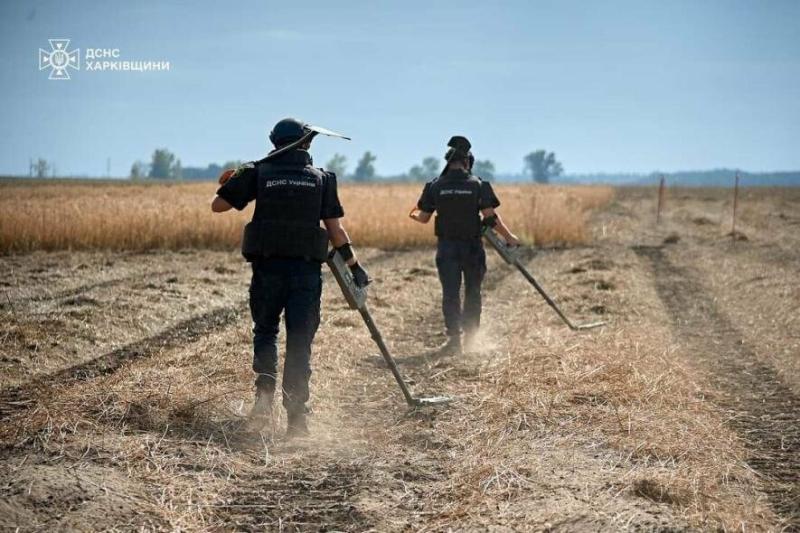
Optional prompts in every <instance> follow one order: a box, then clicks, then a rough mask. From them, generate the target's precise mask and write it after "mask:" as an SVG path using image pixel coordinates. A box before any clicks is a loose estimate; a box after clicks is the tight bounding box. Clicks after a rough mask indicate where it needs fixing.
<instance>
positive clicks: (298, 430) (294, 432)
mask: <svg viewBox="0 0 800 533" xmlns="http://www.w3.org/2000/svg"><path fill="white" fill-rule="evenodd" d="M286 415H287V423H286V438H289V439H292V438H294V437H305V436H307V435H308V425H307V424H306V413H305V410H304V409H303V410H300V411H288V412H287V413H286Z"/></svg>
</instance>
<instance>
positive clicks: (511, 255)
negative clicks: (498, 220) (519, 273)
mask: <svg viewBox="0 0 800 533" xmlns="http://www.w3.org/2000/svg"><path fill="white" fill-rule="evenodd" d="M483 236H484V237H486V240H487V241H488V243H489V244H490V245H491V246H492V248H494V249H495V250H496V251H497V253H498V254H500V257H502V258H503V261H505V262H506V263H508V264H509V265H515V264H516V263H517V250H516V249H515V248H512V247H511V246H509V245H508V243H506V242H505V241H504V240H503V239H501V238H500V236H499V235H497V232H496V231H494V230H493V229H492V228H490V227H488V226H486V227H484V229H483Z"/></svg>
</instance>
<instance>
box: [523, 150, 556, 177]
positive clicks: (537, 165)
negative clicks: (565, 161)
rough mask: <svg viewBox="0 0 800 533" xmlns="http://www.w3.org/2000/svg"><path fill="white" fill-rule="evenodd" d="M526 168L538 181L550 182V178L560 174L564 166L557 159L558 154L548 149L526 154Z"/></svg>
mask: <svg viewBox="0 0 800 533" xmlns="http://www.w3.org/2000/svg"><path fill="white" fill-rule="evenodd" d="M524 160H525V169H526V170H527V171H528V172H530V174H531V177H533V180H534V181H536V182H537V183H548V182H549V181H550V178H552V177H556V176H560V175H561V174H562V173H563V172H564V167H562V166H561V163H559V162H558V161H557V160H556V154H554V153H553V152H548V151H547V150H536V151H535V152H531V153H529V154H528V155H526V156H525V159H524Z"/></svg>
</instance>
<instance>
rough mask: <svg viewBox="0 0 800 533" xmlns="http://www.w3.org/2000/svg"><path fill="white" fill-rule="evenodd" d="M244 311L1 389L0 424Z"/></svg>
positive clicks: (214, 314)
mask: <svg viewBox="0 0 800 533" xmlns="http://www.w3.org/2000/svg"><path fill="white" fill-rule="evenodd" d="M246 308H247V302H246V301H244V302H240V303H238V304H236V305H234V306H227V307H222V308H217V309H214V310H212V311H208V312H206V313H202V314H200V315H196V316H193V317H190V318H187V319H185V320H181V321H180V322H178V323H176V324H173V325H172V326H170V327H168V328H167V329H164V330H162V331H160V332H158V333H156V334H155V335H152V336H150V337H146V338H144V339H140V340H137V341H134V342H131V343H129V344H126V345H124V346H121V347H119V348H116V349H114V350H111V351H110V352H106V353H104V354H102V355H100V356H98V357H95V358H93V359H90V360H89V361H85V362H83V363H79V364H76V365H73V366H70V367H67V368H64V369H61V370H58V371H56V372H52V373H50V374H46V375H43V376H39V377H37V378H35V379H34V380H32V381H29V382H27V383H25V384H24V385H20V386H18V387H12V388H8V389H4V390H2V391H0V421H6V420H7V419H9V418H10V417H12V416H13V415H14V414H16V413H19V412H21V411H25V410H27V409H28V408H30V407H31V406H33V405H34V404H35V403H36V398H37V397H39V396H41V395H43V394H47V393H48V392H49V391H51V390H53V389H55V388H56V387H61V386H64V385H74V384H77V383H81V382H84V381H87V380H90V379H94V378H96V377H99V376H103V375H108V374H112V373H114V372H116V371H117V370H118V369H119V368H120V367H121V366H122V365H123V364H125V363H128V362H130V361H135V360H137V359H142V358H146V357H151V356H153V355H155V354H156V353H158V352H160V351H162V350H168V349H171V348H175V347H177V346H179V345H181V344H184V343H187V342H192V341H195V340H197V339H199V338H201V337H203V336H204V335H207V334H208V333H209V332H211V331H214V330H217V329H219V328H222V327H224V326H226V325H228V324H231V323H233V322H234V321H235V320H237V319H238V318H239V317H240V316H241V314H242V313H243V312H244V311H245V310H246Z"/></svg>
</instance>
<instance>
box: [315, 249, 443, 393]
mask: <svg viewBox="0 0 800 533" xmlns="http://www.w3.org/2000/svg"><path fill="white" fill-rule="evenodd" d="M328 266H329V267H330V268H331V272H332V273H333V277H334V278H335V279H336V282H337V283H338V284H339V288H340V289H342V294H344V298H345V300H347V303H348V305H349V306H350V308H351V309H358V312H359V313H360V314H361V318H363V319H364V323H365V324H366V325H367V329H369V333H370V335H371V336H372V340H374V341H375V344H377V345H378V348H379V349H380V351H381V355H382V356H383V360H384V361H386V364H387V365H388V366H389V370H391V371H392V375H393V376H394V379H395V380H396V381H397V384H398V385H399V386H400V390H401V391H403V398H405V400H406V403H407V404H408V405H410V406H411V407H421V406H426V405H439V404H443V403H448V402H449V401H450V398H447V397H445V396H434V397H429V398H415V397H414V396H412V395H411V391H410V390H409V389H408V385H406V381H405V379H403V375H402V374H401V373H400V369H399V368H397V363H396V362H395V360H394V357H392V354H391V353H389V348H387V347H386V343H385V342H383V337H382V336H381V332H380V331H379V330H378V326H376V325H375V321H374V320H372V315H370V314H369V308H368V307H367V288H366V287H359V286H358V285H356V283H355V280H354V279H353V274H352V272H350V268H349V267H348V266H347V263H345V261H344V259H342V256H341V255H340V254H339V252H337V251H336V250H334V251H332V252H331V253H330V255H329V256H328Z"/></svg>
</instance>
